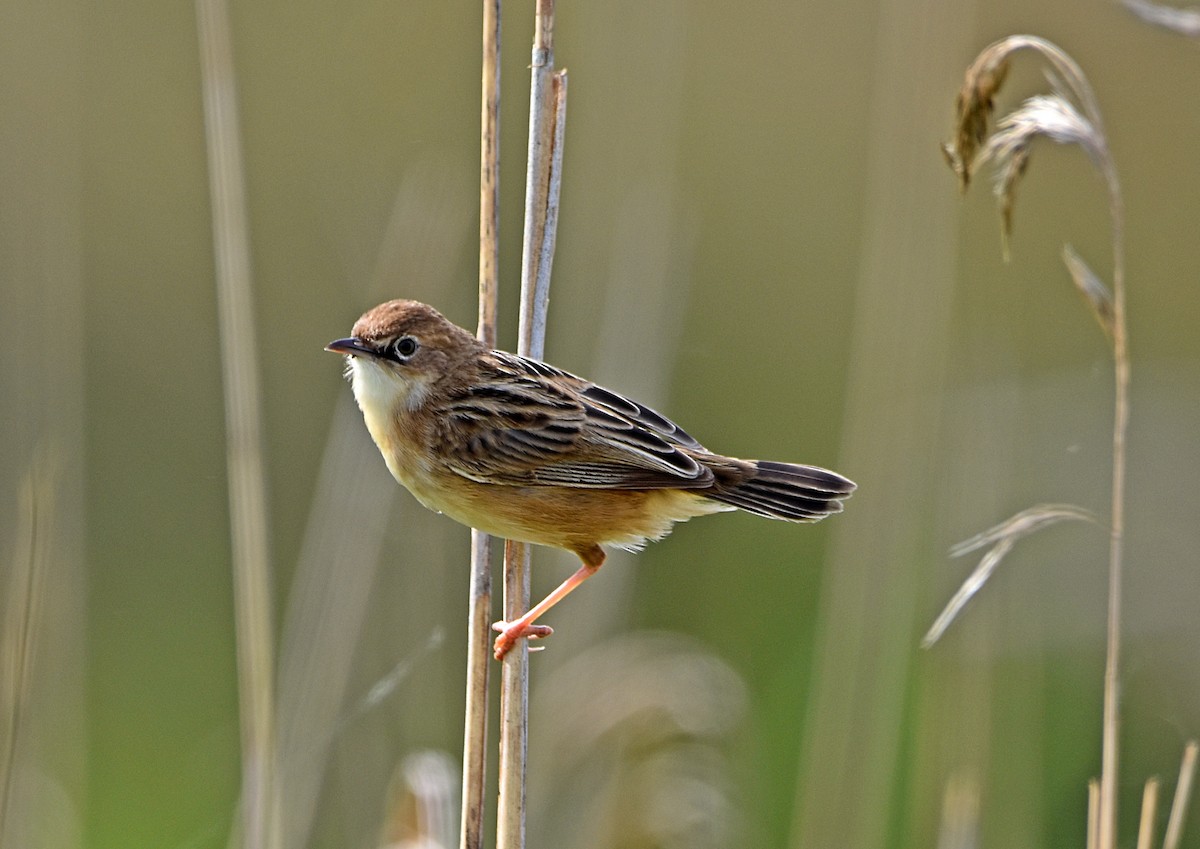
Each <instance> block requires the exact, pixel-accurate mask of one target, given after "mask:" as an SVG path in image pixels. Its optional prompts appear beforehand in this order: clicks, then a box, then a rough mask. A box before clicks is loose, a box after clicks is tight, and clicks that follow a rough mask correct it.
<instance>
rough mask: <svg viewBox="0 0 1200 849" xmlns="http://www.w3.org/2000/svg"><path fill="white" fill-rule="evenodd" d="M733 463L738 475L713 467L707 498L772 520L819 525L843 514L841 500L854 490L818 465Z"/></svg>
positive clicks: (840, 477) (729, 469) (852, 485)
mask: <svg viewBox="0 0 1200 849" xmlns="http://www.w3.org/2000/svg"><path fill="white" fill-rule="evenodd" d="M734 462H735V463H736V466H735V467H734V468H736V472H734V469H731V468H729V467H726V468H725V469H720V468H714V470H713V471H714V472H715V473H716V477H717V481H716V485H715V486H713V487H712V488H711V489H708V490H706V491H705V492H704V495H705V496H706V497H708V498H711V499H713V500H714V501H720V502H722V503H724V504H729V505H732V506H734V507H737V508H739V509H741V510H745V511H747V512H749V513H756V514H757V515H759V516H766V517H767V518H769V519H785V520H787V521H789V522H816V521H818V520H819V519H823V518H825V517H826V516H828V515H829V514H830V513H839V512H841V509H842V501H841V499H843V498H846V497H848V496H849V495H850V494H851V493H852V492H854V488H855V484H854V482H853V481H850V480H847V479H846V478H844V477H842V476H841V475H839V474H838V473H837V472H831V471H829V470H828V469H822V468H819V467H817V466H801V465H799V464H796V463H774V462H771V461H769V460H757V461H755V460H740V461H734ZM722 472H725V473H724V474H723V473H722ZM730 472H733V474H730Z"/></svg>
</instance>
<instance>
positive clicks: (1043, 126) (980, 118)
mask: <svg viewBox="0 0 1200 849" xmlns="http://www.w3.org/2000/svg"><path fill="white" fill-rule="evenodd" d="M1020 50H1032V51H1034V52H1035V53H1036V54H1038V56H1039V57H1040V58H1042V59H1043V60H1044V61H1045V62H1046V63H1047V64H1048V65H1049V66H1050V70H1051V72H1052V73H1051V76H1052V79H1053V80H1054V81H1055V83H1054V84H1055V87H1056V89H1058V93H1057V94H1056V95H1055V96H1054V97H1042V98H1033V99H1031V100H1030V101H1027V102H1026V104H1025V106H1023V107H1022V108H1021V109H1020V110H1018V111H1017V112H1016V113H1014V114H1013V115H1012V116H1010V117H1009V118H1008V119H1006V121H1005V122H1002V123H1001V126H1000V128H999V129H998V130H997V132H996V133H995V134H994V135H993V136H992V138H991V139H989V140H988V141H987V142H986V144H985V143H984V139H986V138H987V128H988V124H989V123H990V120H991V113H992V110H993V108H994V97H995V95H996V93H997V91H998V90H999V88H1000V86H1001V85H1002V83H1003V81H1004V76H1005V72H1006V71H1007V63H1008V61H1009V59H1010V57H1011V56H1012V55H1013V54H1014V53H1016V52H1018V51H1020ZM1076 107H1078V108H1076ZM957 118H958V119H957V124H956V131H955V137H954V140H953V142H952V143H951V144H949V145H947V146H946V147H945V153H946V157H947V159H948V160H949V162H950V164H951V166H952V167H953V168H954V171H955V173H956V174H957V175H958V178H959V185H960V187H962V188H965V187H966V186H967V184H968V183H969V181H970V178H971V176H972V174H973V173H974V170H975V168H976V167H977V166H978V165H979V164H980V163H981V162H984V161H986V160H989V159H991V160H993V161H995V162H996V163H997V164H998V167H999V168H1000V169H1001V177H1000V194H1001V199H1002V202H1003V204H1004V208H1003V210H1002V212H1003V215H1004V217H1005V222H1006V223H1005V231H1006V239H1007V231H1008V225H1009V223H1010V219H1011V203H1012V196H1013V191H1014V189H1015V184H1016V179H1017V177H1018V176H1019V175H1020V173H1022V172H1023V170H1024V168H1025V165H1026V163H1027V161H1028V151H1029V141H1030V140H1031V139H1032V138H1033V137H1034V136H1045V137H1047V138H1050V139H1053V140H1056V141H1060V142H1071V143H1077V144H1079V145H1081V146H1082V147H1083V148H1084V149H1085V150H1086V151H1087V152H1088V154H1089V156H1090V157H1091V159H1092V161H1093V163H1094V164H1095V165H1096V168H1097V170H1099V171H1100V173H1101V175H1102V176H1103V178H1104V180H1105V184H1106V189H1107V194H1108V203H1109V218H1110V222H1111V226H1112V256H1113V272H1112V273H1113V298H1112V333H1111V341H1112V347H1113V374H1114V384H1115V392H1114V395H1115V400H1114V403H1113V465H1112V518H1111V521H1110V537H1109V566H1108V616H1107V641H1106V652H1105V669H1104V716H1103V721H1102V731H1101V766H1100V794H1099V799H1098V803H1097V806H1096V818H1097V845H1098V846H1099V849H1115V846H1116V835H1117V769H1118V761H1119V758H1118V745H1119V740H1118V735H1117V730H1118V726H1119V722H1120V702H1119V692H1120V688H1119V670H1120V650H1121V637H1120V624H1121V586H1122V556H1123V548H1124V532H1125V466H1126V450H1125V443H1126V433H1127V431H1128V426H1129V350H1128V337H1127V331H1126V319H1125V249H1124V242H1125V218H1124V210H1123V204H1122V200H1121V189H1120V184H1119V182H1118V180H1117V172H1116V167H1115V164H1114V163H1113V160H1112V155H1111V153H1110V151H1109V149H1108V140H1107V137H1106V136H1105V133H1104V124H1103V120H1102V118H1101V115H1100V108H1099V106H1098V104H1097V101H1096V96H1095V94H1094V93H1093V92H1092V88H1091V85H1090V84H1089V83H1088V81H1087V78H1086V77H1085V76H1084V75H1083V72H1082V70H1080V68H1079V66H1078V65H1077V64H1076V63H1075V61H1074V60H1073V59H1072V58H1071V57H1070V56H1068V55H1067V54H1066V53H1064V52H1063V51H1062V50H1061V49H1060V48H1059V47H1057V46H1056V45H1054V44H1052V43H1050V42H1048V41H1046V40H1044V39H1041V38H1037V37H1035V36H1027V35H1017V36H1010V37H1008V38H1005V39H1002V40H1000V41H997V42H996V43H994V44H992V45H991V46H989V47H987V48H986V49H985V50H984V51H983V52H982V53H980V55H979V57H978V58H977V59H976V60H975V62H974V63H972V65H971V67H970V68H968V69H967V73H966V75H965V79H964V82H963V86H962V89H961V90H960V91H959V95H958V101H957ZM981 144H982V145H984V146H983V148H982V149H981V147H980V145H981ZM1073 273H1074V271H1073ZM1076 284H1077V285H1079V282H1078V277H1076Z"/></svg>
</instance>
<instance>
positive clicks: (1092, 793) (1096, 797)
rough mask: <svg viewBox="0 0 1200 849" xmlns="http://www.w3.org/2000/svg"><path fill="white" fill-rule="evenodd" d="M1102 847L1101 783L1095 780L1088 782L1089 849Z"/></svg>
mask: <svg viewBox="0 0 1200 849" xmlns="http://www.w3.org/2000/svg"><path fill="white" fill-rule="evenodd" d="M1099 846H1100V781H1099V779H1096V778H1093V779H1092V780H1090V781H1089V782H1088V807H1087V849H1099Z"/></svg>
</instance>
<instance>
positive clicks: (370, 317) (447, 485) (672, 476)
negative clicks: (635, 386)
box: [326, 300, 855, 659]
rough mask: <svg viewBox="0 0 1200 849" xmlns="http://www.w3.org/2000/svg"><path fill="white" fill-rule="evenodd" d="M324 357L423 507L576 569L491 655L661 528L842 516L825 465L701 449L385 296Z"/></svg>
mask: <svg viewBox="0 0 1200 849" xmlns="http://www.w3.org/2000/svg"><path fill="white" fill-rule="evenodd" d="M326 350H329V351H333V352H334V353H337V354H344V355H346V360H347V367H346V374H347V377H348V378H349V379H350V382H351V384H352V385H353V387H354V397H355V399H356V400H357V402H358V406H359V408H360V409H361V410H362V413H363V417H364V419H365V420H366V424H367V429H368V430H369V431H370V433H371V437H372V438H373V439H374V440H375V444H376V445H377V446H378V447H379V450H380V452H381V453H382V454H383V458H384V460H385V462H386V463H387V467H388V469H389V470H391V473H392V475H393V476H395V478H396V480H398V481H399V482H400V483H401V484H403V485H404V486H405V487H407V488H408V490H409V491H410V492H411V493H412V494H413V495H414V496H416V498H417V500H418V501H420V502H421V503H422V504H424V505H425V506H426V507H428V508H429V509H431V510H434V511H436V512H438V513H445V514H446V515H447V516H449V517H451V518H452V519H455V520H457V521H459V522H462V523H463V524H464V525H469V526H471V527H474V528H478V529H480V530H482V531H486V532H487V533H489V534H494V535H496V536H500V537H505V538H508V539H513V540H519V541H522V542H529V543H536V544H539V545H549V546H555V547H557V548H564V549H566V550H568V551H571V552H574V553H575V554H576V555H578V557H579V559H580V560H581V561H582V564H583V565H582V566H581V567H580V568H579V570H578V571H577V572H575V574H573V575H572V576H571V577H570V578H568V579H567V580H566V581H564V582H563V583H562V584H561V585H560V586H559V587H558V588H557V589H556V590H554V592H552V593H550V595H548V596H547V597H546V598H545V599H544V600H542V601H541V602H540V603H538V604H537V605H535V606H534V607H533V608H531V609H530V610H529V612H528V613H526V614H525V615H524V616H522V617H520V618H519V619H516V620H514V621H512V622H497V623H496V624H495V625H494V626H493V628H494V629H495V630H497V631H499V632H500V634H499V636H498V637H497V638H496V643H495V655H496V657H497V659H500V658H503V656H504V655H505V653H507V652H508V650H509V649H511V648H512V646H513V645H514V643H515V642H516V640H518V639H520V638H521V637H544V636H547V635H548V634H549V633H551V629H550V628H548V627H546V626H544V625H537V624H535V622H536V620H537V619H538V618H539V617H541V616H542V615H543V614H544V613H545V612H546V611H547V610H549V609H550V608H551V607H553V606H554V605H555V604H557V603H558V602H559V601H561V600H562V599H563V597H565V596H566V595H567V594H568V593H570V592H571V591H572V590H573V589H575V588H576V587H577V586H579V584H581V583H583V582H584V581H585V580H587V579H588V578H589V577H591V575H592V574H594V573H595V571H596V570H597V569H599V568H600V566H601V564H603V563H604V558H605V554H604V549H603V548H602V546H604V545H610V546H616V547H618V548H626V549H637V548H639V547H640V546H642V545H643V544H644V543H645V542H647V541H650V540H657V539H661V538H662V537H664V536H666V535H667V534H668V533H669V532H670V531H671V527H672V525H673V524H674V523H675V522H681V521H685V520H687V519H690V518H692V517H694V516H702V515H705V514H707V513H716V512H719V511H722V510H733V509H735V508H737V509H741V510H745V511H747V512H750V513H755V514H757V515H759V516H766V517H768V518H771V519H784V520H787V521H791V522H814V521H817V520H818V519H822V518H824V517H825V516H827V515H829V514H830V513H836V512H838V511H840V510H841V509H842V501H841V499H843V498H845V497H846V496H848V495H850V493H851V492H853V491H854V487H855V485H854V483H852V482H851V481H849V480H847V479H846V478H844V477H842V476H841V475H839V474H837V473H836V472H831V471H829V470H828V469H822V468H819V467H817V466H802V465H798V464H794V463H777V462H770V461H766V460H739V459H737V458H735V457H725V456H722V455H720V454H714V453H713V452H711V451H709V450H708V449H707V448H705V447H704V446H703V445H701V444H700V443H699V442H697V441H696V440H695V439H693V438H692V437H691V436H689V435H688V434H687V433H686V432H685V431H684V430H683V429H682V428H680V427H679V426H678V425H676V424H675V423H674V422H672V421H670V420H669V419H667V418H665V417H664V416H661V415H659V414H658V413H656V412H655V411H654V410H651V409H650V408H649V407H646V406H643V405H642V404H639V403H637V402H636V401H632V400H630V399H629V398H626V397H624V396H623V395H619V394H617V393H616V392H613V391H611V390H608V389H605V388H604V387H602V386H597V385H596V384H594V383H592V382H591V381H589V380H586V379H584V378H582V377H577V376H575V375H573V374H570V373H568V372H565V371H563V370H562V369H558V368H555V367H554V366H551V365H548V364H546V363H543V362H539V361H537V360H531V359H528V358H525V357H519V356H516V355H514V354H508V353H505V352H503V351H493V350H489V349H488V348H487V347H486V346H485V345H483V344H482V343H481V342H479V341H478V340H477V339H476V338H475V337H474V336H473V335H471V334H470V333H469V332H467V331H466V330H464V329H463V328H461V327H458V326H457V325H455V324H453V323H451V322H450V321H448V320H447V319H446V318H444V317H443V316H442V314H441V313H439V312H438V311H437V310H435V309H433V308H432V307H430V306H427V305H426V304H422V303H419V302H417V301H406V300H396V301H388V302H387V303H383V304H380V305H379V306H377V307H375V308H374V309H371V310H369V311H368V312H366V313H365V314H364V315H363V316H362V317H361V318H360V319H359V320H358V321H357V322H355V324H354V328H353V330H352V331H351V335H350V336H349V337H347V338H345V339H338V340H336V341H333V342H330V343H329V345H328V346H326Z"/></svg>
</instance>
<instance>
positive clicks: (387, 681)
mask: <svg viewBox="0 0 1200 849" xmlns="http://www.w3.org/2000/svg"><path fill="white" fill-rule="evenodd" d="M442 640H443V634H442V629H441V628H434V629H433V631H431V632H430V634H429V637H428V639H426V640H425V643H424V645H422V646H421V647H420V648H419V649H417V651H415V652H413V653H412V654H411V655H409V656H408V657H406V658H404V659H403V660H401V661H400V662H399V663H397V664H396V665H395V666H393V667H392V669H391V671H390V672H388V674H387V675H384V676H383V677H382V678H380V679H379V680H378V681H376V682H375V684H374V686H372V687H371V689H370V690H368V691H367V694H366V695H365V696H363V698H362V701H360V702H359V706H358V711H357V712H358V713H365V712H366V711H368V710H370V709H371V708H373V707H375V706H376V705H377V704H379V703H380V702H382V701H383V700H384V699H386V698H387V697H388V696H390V695H391V694H392V693H394V692H395V691H396V688H397V687H398V686H400V682H401V681H403V680H404V679H405V678H407V677H408V673H409V672H411V671H412V668H413V666H414V665H415V664H416V662H417V661H418V660H421V659H422V658H424V657H426V656H427V655H429V654H430V653H431V652H433V651H435V650H436V649H437V648H438V647H439V646H440V645H441V644H442Z"/></svg>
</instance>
